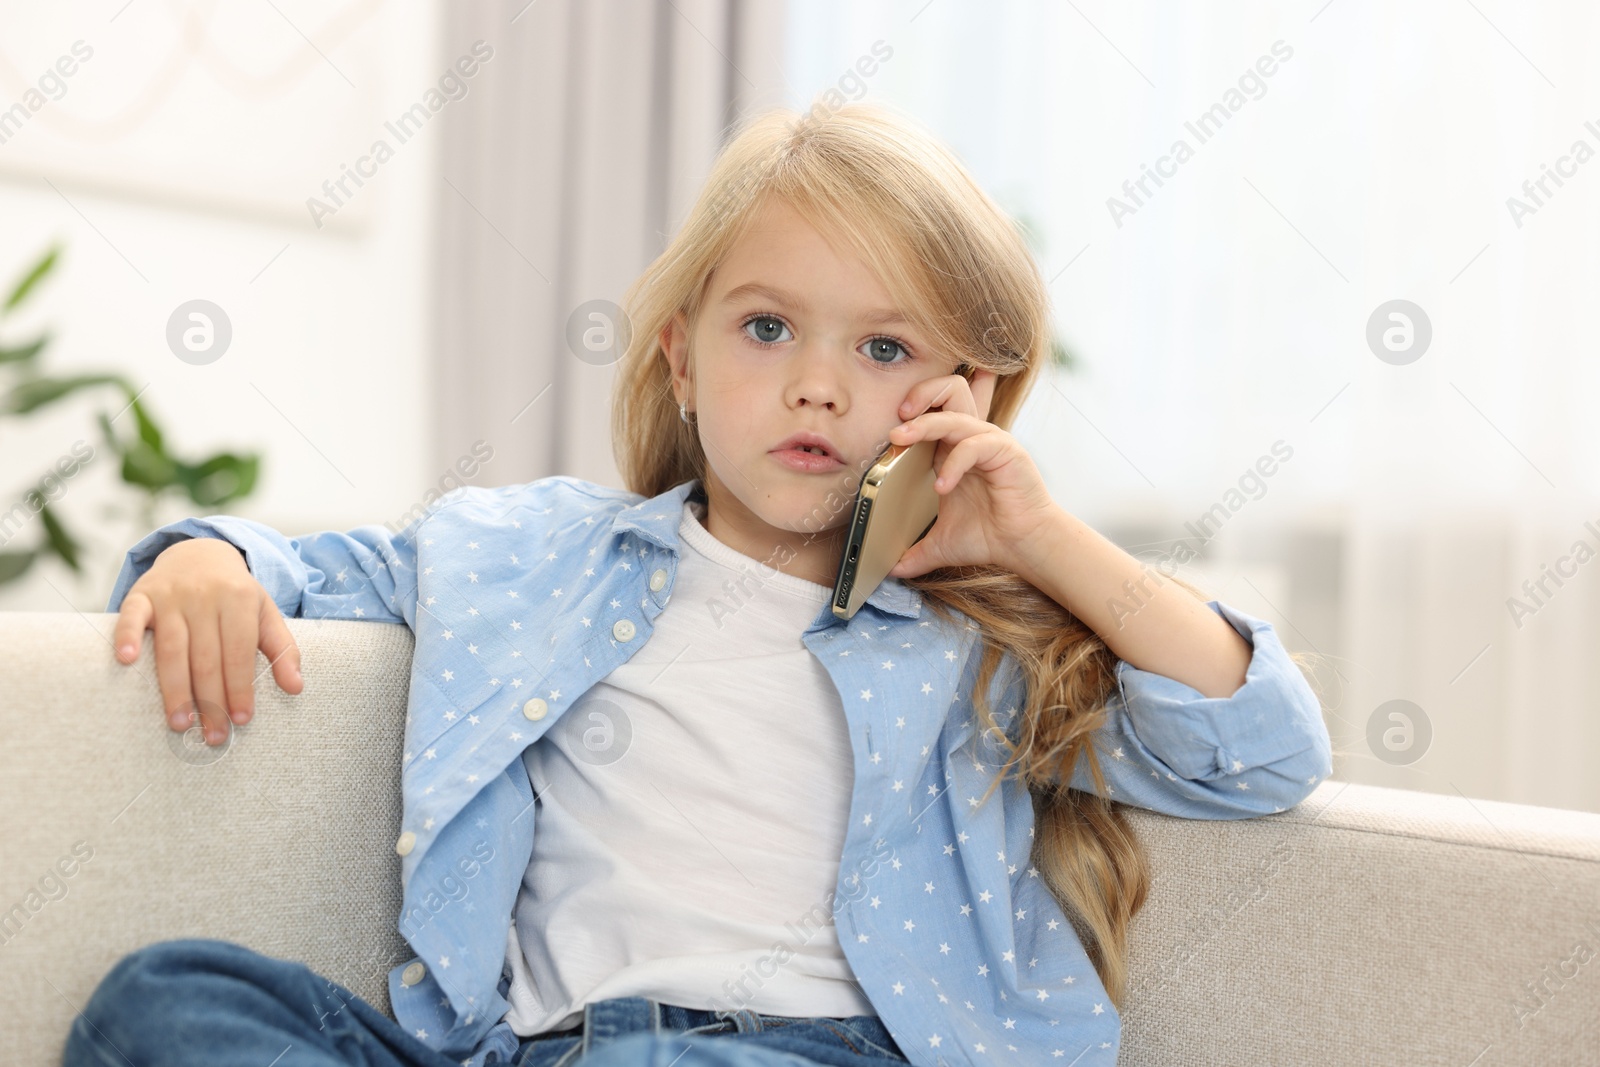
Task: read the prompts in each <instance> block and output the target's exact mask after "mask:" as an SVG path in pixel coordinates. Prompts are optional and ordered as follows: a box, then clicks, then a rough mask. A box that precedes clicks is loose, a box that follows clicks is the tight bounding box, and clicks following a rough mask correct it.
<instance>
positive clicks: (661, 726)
mask: <svg viewBox="0 0 1600 1067" xmlns="http://www.w3.org/2000/svg"><path fill="white" fill-rule="evenodd" d="M703 516H704V510H703V505H702V504H700V503H698V502H696V501H694V500H689V501H686V502H685V503H684V513H683V519H682V523H681V525H680V527H679V533H680V535H681V537H682V540H683V549H684V550H683V552H682V555H681V558H680V561H679V565H678V574H677V579H676V582H675V584H674V586H673V592H672V596H671V597H670V598H669V599H668V601H667V603H666V606H665V607H664V608H663V609H662V612H661V614H660V615H659V616H658V617H657V618H656V622H655V629H654V630H653V631H652V633H651V636H650V639H649V641H648V642H647V643H646V644H645V646H644V647H643V648H641V649H640V650H639V651H638V652H636V653H635V654H634V655H633V657H632V658H631V659H629V660H628V661H627V662H626V663H624V664H622V665H621V666H619V667H617V668H616V669H615V670H613V671H612V672H611V673H610V674H609V675H607V676H606V678H605V679H603V680H602V681H600V682H598V683H596V684H595V685H594V687H593V688H592V689H590V691H589V692H587V693H586V694H584V697H583V699H582V700H580V701H579V702H578V703H577V705H576V706H574V707H572V708H569V709H568V710H567V712H566V714H565V715H563V716H562V718H561V720H560V721H559V722H557V723H556V725H555V726H554V727H552V728H551V729H550V730H549V732H547V733H546V734H545V735H544V736H543V737H541V738H540V739H539V740H538V741H537V742H535V743H534V744H533V745H531V746H529V748H528V749H527V750H526V751H525V752H524V753H523V763H524V765H525V766H526V767H527V771H528V777H529V780H530V782H531V783H532V785H533V790H534V794H535V796H536V797H537V798H538V799H537V803H536V807H535V810H534V817H535V820H536V823H535V826H536V829H535V832H534V846H533V857H532V860H531V862H530V863H529V865H528V869H527V872H526V873H525V874H524V875H523V880H522V886H521V888H520V889H519V890H518V892H517V901H516V905H515V908H514V910H513V919H514V921H513V923H512V924H511V926H510V929H509V930H508V936H507V946H506V951H507V959H508V961H509V963H510V965H511V973H512V979H511V987H510V990H509V993H508V999H509V1000H510V1002H511V1009H510V1011H509V1013H508V1014H507V1016H506V1019H507V1021H508V1023H509V1024H510V1026H511V1029H512V1031H513V1032H515V1033H516V1034H517V1035H518V1036H520V1037H529V1036H532V1035H533V1034H538V1033H544V1032H546V1031H549V1030H562V1029H566V1028H568V1027H570V1026H575V1025H577V1024H578V1023H579V1022H580V1021H581V1020H582V1018H583V1011H582V1009H583V1006H584V1005H585V1004H587V1003H590V1002H593V1001H598V1000H604V999H606V998H608V997H618V996H645V997H650V998H652V999H655V1000H658V1001H661V1002H662V1003H667V1004H679V1005H683V1006H685V1007H690V1008H702V1009H711V1010H727V1009H731V1008H748V1009H749V1010H751V1011H755V1012H758V1013H761V1014H765V1015H794V1016H813V1015H821V1016H835V1017H837V1016H848V1015H869V1014H874V1009H873V1007H872V1005H871V1003H870V1001H868V1000H867V998H866V996H865V995H864V994H863V993H862V992H861V987H860V985H859V984H858V983H857V982H856V981H855V977H854V974H853V973H852V971H851V968H850V964H849V962H848V961H847V960H846V959H845V958H844V955H843V953H842V952H841V951H840V949H839V942H838V938H837V935H836V931H835V928H834V925H833V923H834V917H833V911H832V907H833V900H834V897H835V885H836V882H837V879H838V874H839V856H840V853H841V851H842V849H843V847H844V837H845V826H846V821H847V820H848V818H849V814H850V796H851V790H852V787H853V785H854V781H855V770H854V757H853V755H852V752H851V747H850V737H849V733H848V727H847V725H846V722H845V716H844V708H843V706H842V705H841V704H840V702H839V695H838V692H837V691H836V690H835V688H834V685H833V681H832V679H831V678H830V677H829V675H828V673H827V672H826V671H825V670H824V669H823V667H822V664H821V663H820V662H818V661H817V659H816V658H815V657H814V656H813V655H812V654H811V652H810V650H809V649H807V648H806V647H805V645H804V644H802V643H801V640H800V635H801V633H803V632H804V631H805V629H806V627H807V626H809V625H810V624H811V622H812V620H814V619H815V618H816V617H817V613H818V611H820V610H821V608H822V606H823V605H824V604H826V603H827V601H828V598H829V597H830V596H831V595H832V589H831V588H830V587H828V586H823V585H819V584H817V583H815V582H809V581H806V580H804V579H801V578H797V577H794V576H793V575H786V574H781V573H778V572H777V571H776V570H775V569H774V568H772V567H771V566H769V565H765V564H763V562H762V561H760V560H757V559H754V558H752V557H750V556H746V555H743V554H742V553H739V552H737V551H735V550H734V549H732V548H730V547H728V546H727V545H724V544H723V543H722V542H720V541H718V540H717V539H716V538H714V537H712V536H711V534H710V533H709V532H708V531H707V530H706V529H705V528H704V527H703V526H702V525H701V524H700V520H701V518H703Z"/></svg>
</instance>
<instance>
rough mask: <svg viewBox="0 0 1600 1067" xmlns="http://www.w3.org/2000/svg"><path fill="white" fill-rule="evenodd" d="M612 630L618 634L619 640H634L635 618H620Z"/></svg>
mask: <svg viewBox="0 0 1600 1067" xmlns="http://www.w3.org/2000/svg"><path fill="white" fill-rule="evenodd" d="M611 632H612V633H613V634H615V635H616V637H617V640H618V641H632V640H633V620H632V619H618V620H617V624H616V625H615V626H613V627H612V628H611Z"/></svg>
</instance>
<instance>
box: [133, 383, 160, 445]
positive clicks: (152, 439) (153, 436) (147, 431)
mask: <svg viewBox="0 0 1600 1067" xmlns="http://www.w3.org/2000/svg"><path fill="white" fill-rule="evenodd" d="M129 399H132V400H133V417H134V418H136V419H138V420H139V439H140V440H141V441H143V442H144V443H145V444H147V445H149V446H150V447H151V448H153V449H155V450H156V451H157V452H161V451H163V449H162V447H161V430H160V429H159V428H157V426H156V424H155V421H154V420H152V419H151V418H150V415H149V413H148V412H146V411H145V409H144V405H143V404H141V403H139V401H138V400H137V399H136V398H135V397H134V396H133V395H132V394H130V397H129Z"/></svg>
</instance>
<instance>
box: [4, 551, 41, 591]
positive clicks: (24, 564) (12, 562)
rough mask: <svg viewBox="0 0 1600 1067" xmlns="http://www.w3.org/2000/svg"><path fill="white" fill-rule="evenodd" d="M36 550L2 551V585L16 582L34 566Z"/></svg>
mask: <svg viewBox="0 0 1600 1067" xmlns="http://www.w3.org/2000/svg"><path fill="white" fill-rule="evenodd" d="M36 554H37V553H35V552H31V551H30V552H0V585H4V584H5V583H6V582H14V581H16V580H17V579H18V578H21V577H22V576H23V575H24V574H26V573H27V571H28V568H29V567H31V566H33V557H34V556H35V555H36Z"/></svg>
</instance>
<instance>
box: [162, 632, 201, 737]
mask: <svg viewBox="0 0 1600 1067" xmlns="http://www.w3.org/2000/svg"><path fill="white" fill-rule="evenodd" d="M155 631H156V677H157V679H159V681H160V683H161V699H162V703H163V704H165V706H166V707H165V710H166V713H167V721H168V722H170V723H171V724H172V728H173V729H174V730H187V729H188V728H189V727H190V725H191V723H192V720H191V716H193V714H194V710H195V709H194V697H193V695H192V694H191V693H190V690H189V627H188V625H187V624H186V623H185V622H184V619H183V615H182V613H181V612H179V611H177V610H176V609H169V610H167V611H163V612H162V613H161V616H160V617H159V618H157V619H156V626H155Z"/></svg>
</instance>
